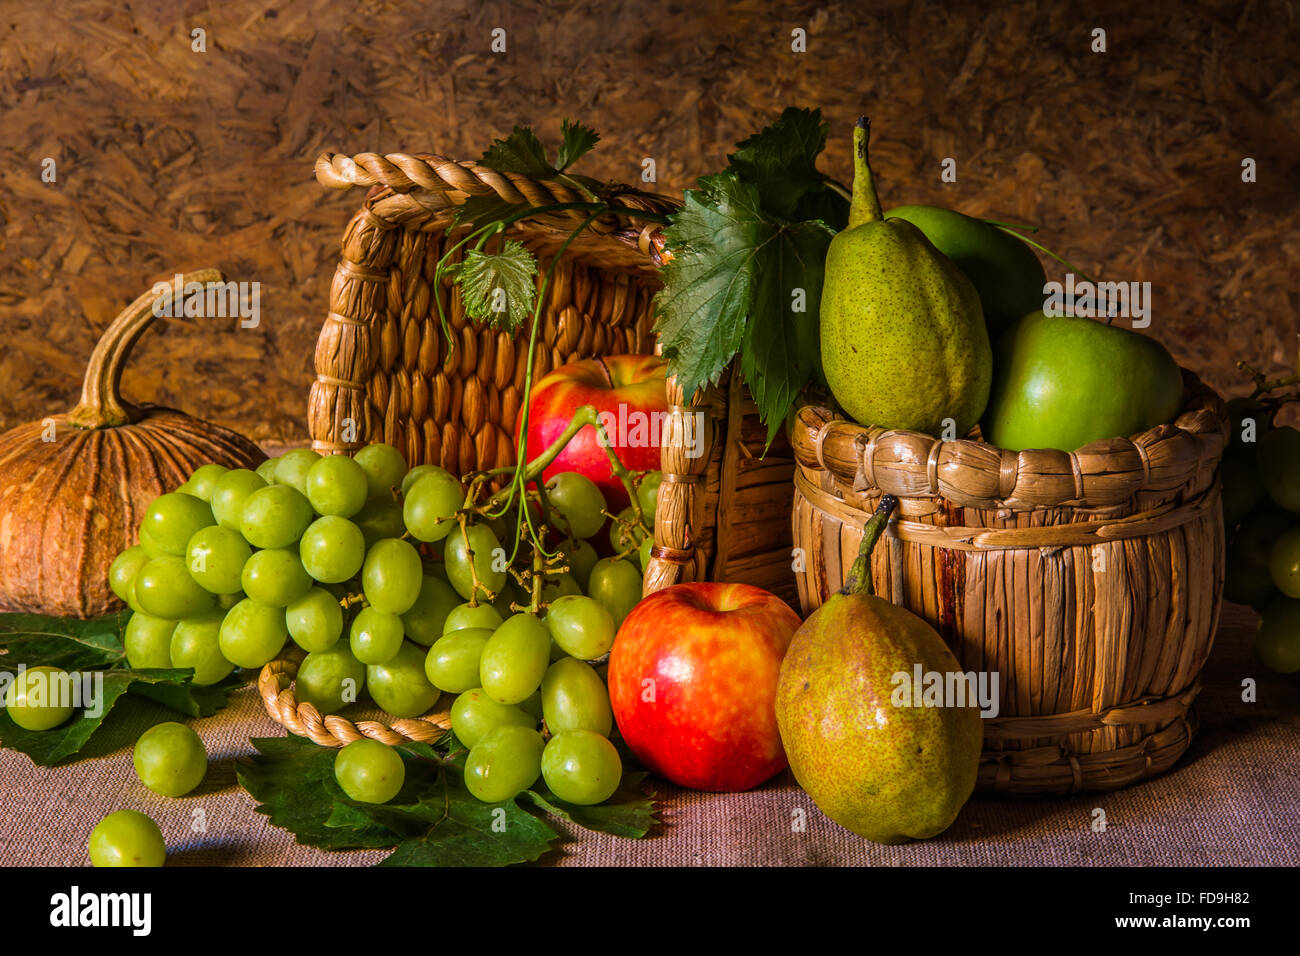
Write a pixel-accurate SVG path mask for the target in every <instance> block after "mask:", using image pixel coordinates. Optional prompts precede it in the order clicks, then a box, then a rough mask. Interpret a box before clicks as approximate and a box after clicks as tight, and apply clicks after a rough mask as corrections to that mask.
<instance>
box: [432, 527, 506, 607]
mask: <svg viewBox="0 0 1300 956" xmlns="http://www.w3.org/2000/svg"><path fill="white" fill-rule="evenodd" d="M467 544H468V546H467ZM471 553H472V560H473V569H474V572H477V574H478V581H479V584H480V585H482V586H483V587H485V588H487V589H488V590H489V591H491V592H492V593H493V594H496V593H497V592H498V591H500V590H501V588H502V587H503V586H504V585H505V583H506V558H507V557H508V555H507V554H506V552H505V550H504V549H503V548H502V547H501V542H500V540H498V538H497V536H496V535H495V534H493V532H492V529H491V528H489V527H488V526H487V525H483V524H472V525H470V526H469V527H468V528H466V530H465V532H464V533H462V532H461V530H460V528H457V529H456V531H455V532H454V533H453V534H449V535H447V544H446V546H445V547H444V549H443V562H444V563H445V564H446V567H447V580H449V581H450V582H451V586H452V587H453V588H455V589H456V593H457V594H459V595H460V596H461V597H463V598H465V600H467V601H468V600H469V599H470V598H472V597H474V578H473V572H471V570H470V566H471V564H470V562H471ZM479 596H480V597H482V596H484V595H483V593H482V591H480V592H479Z"/></svg>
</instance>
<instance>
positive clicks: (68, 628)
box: [0, 611, 131, 671]
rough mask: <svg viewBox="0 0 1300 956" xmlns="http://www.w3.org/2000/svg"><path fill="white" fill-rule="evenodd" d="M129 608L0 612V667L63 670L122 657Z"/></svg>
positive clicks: (94, 666) (108, 663)
mask: <svg viewBox="0 0 1300 956" xmlns="http://www.w3.org/2000/svg"><path fill="white" fill-rule="evenodd" d="M130 617H131V612H130V611H121V612H119V613H117V614H108V615H105V616H104V617H96V618H91V619H90V620H88V621H83V620H79V619H77V618H72V617H46V616H44V615H41V614H0V668H9V669H12V668H13V667H16V666H17V665H18V664H26V665H27V666H28V667H35V666H37V665H42V664H48V665H50V666H52V667H62V668H63V669H64V670H65V671H75V670H94V669H97V668H101V667H111V666H112V665H114V664H117V663H120V662H122V661H124V660H125V659H126V650H125V649H124V648H123V646H122V633H123V631H124V629H125V628H126V622H127V620H129V619H130Z"/></svg>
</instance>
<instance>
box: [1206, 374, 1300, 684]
mask: <svg viewBox="0 0 1300 956" xmlns="http://www.w3.org/2000/svg"><path fill="white" fill-rule="evenodd" d="M1275 407H1276V406H1275V404H1274V403H1270V402H1267V401H1261V400H1260V399H1259V398H1235V399H1233V400H1232V401H1230V402H1228V411H1229V413H1230V414H1231V416H1232V431H1231V433H1230V434H1229V440H1228V447H1227V449H1226V450H1225V452H1224V456H1223V462H1222V465H1221V466H1220V478H1221V481H1222V487H1223V520H1224V525H1225V529H1226V531H1227V533H1228V551H1227V569H1226V576H1225V581H1224V597H1226V598H1227V599H1228V600H1229V601H1233V602H1235V603H1238V604H1248V605H1250V606H1251V607H1253V608H1255V610H1257V611H1259V613H1260V622H1259V630H1258V632H1257V633H1256V637H1255V649H1256V651H1257V653H1258V654H1259V657H1260V659H1261V660H1262V661H1263V662H1264V663H1265V665H1267V666H1268V667H1269V668H1270V669H1272V670H1275V671H1278V672H1281V673H1292V672H1295V671H1300V431H1298V430H1296V429H1295V428H1292V427H1290V426H1281V427H1275V426H1274V422H1273V415H1274V410H1275Z"/></svg>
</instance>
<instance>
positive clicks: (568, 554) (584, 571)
mask: <svg viewBox="0 0 1300 956" xmlns="http://www.w3.org/2000/svg"><path fill="white" fill-rule="evenodd" d="M560 551H561V552H562V553H563V554H564V560H565V563H567V564H568V565H569V573H570V574H572V575H573V579H574V580H575V581H577V582H578V587H580V588H582V590H583V591H584V592H585V591H586V590H587V585H588V583H589V582H590V581H591V569H592V568H594V567H595V566H596V562H597V561H599V560H600V555H598V554H597V553H596V549H595V548H593V547H592V546H591V542H590V541H582V540H577V541H575V540H574V539H573V538H566V539H565V540H564V541H562V542H560Z"/></svg>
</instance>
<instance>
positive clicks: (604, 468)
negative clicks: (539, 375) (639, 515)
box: [515, 355, 668, 514]
mask: <svg viewBox="0 0 1300 956" xmlns="http://www.w3.org/2000/svg"><path fill="white" fill-rule="evenodd" d="M667 368H668V363H667V362H665V361H664V360H663V359H661V358H659V357H658V356H654V355H610V356H607V357H606V358H594V359H586V360H584V361H581V362H572V363H570V364H569V365H561V366H560V367H559V368H557V369H555V370H554V371H552V372H551V373H550V374H549V375H547V376H545V377H544V378H543V379H542V380H541V381H540V382H538V383H537V384H536V385H534V386H533V390H532V393H531V394H530V395H529V399H528V402H529V412H528V444H527V446H526V453H527V456H528V459H529V460H530V461H531V460H532V459H534V458H536V457H537V456H538V455H540V454H541V453H542V452H543V451H545V450H546V449H547V448H548V447H550V445H551V444H552V443H553V442H554V441H555V440H556V439H557V438H559V437H560V433H561V432H563V431H564V429H565V427H566V426H567V425H568V424H569V422H570V420H571V419H572V418H573V413H574V412H576V411H577V410H578V409H579V408H581V407H582V406H583V405H593V406H595V408H596V411H598V412H602V413H604V415H602V420H603V422H604V424H605V430H606V432H607V433H608V434H609V438H610V443H611V445H612V446H613V448H614V452H615V453H616V454H617V455H618V458H619V461H621V462H622V463H623V464H624V465H625V466H626V467H628V468H630V469H631V470H633V471H657V470H658V468H659V442H660V437H661V436H660V433H661V432H662V431H664V428H665V425H664V423H665V421H666V420H667V415H668V396H667ZM606 416H608V417H606ZM522 420H523V413H522V412H520V415H519V420H518V421H516V422H515V435H516V437H518V435H519V426H520V423H521V422H522ZM561 471H576V472H578V473H579V474H582V475H586V476H587V477H588V478H590V479H591V480H592V481H594V482H595V483H596V485H597V487H599V488H600V490H601V493H602V494H603V495H604V496H605V502H606V503H607V504H608V505H609V510H610V511H611V512H612V513H614V514H617V513H618V512H619V511H621V510H622V509H624V508H626V507H627V506H628V504H630V502H629V501H628V497H627V492H626V491H625V490H624V488H623V484H622V482H620V481H619V480H618V478H616V477H615V476H614V473H613V472H612V471H610V467H609V457H608V456H607V455H606V454H605V449H604V448H602V447H601V444H600V441H599V437H598V435H597V433H596V429H594V428H584V429H583V430H582V431H580V432H578V434H576V435H575V436H573V440H572V441H570V442H569V444H568V445H566V446H565V448H564V451H562V452H560V455H559V457H558V458H556V459H555V461H554V462H552V463H551V465H550V466H549V467H548V468H547V469H546V471H545V472H544V473H543V476H542V477H543V480H545V479H548V478H550V477H551V476H552V475H554V474H556V473H557V472H561Z"/></svg>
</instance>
